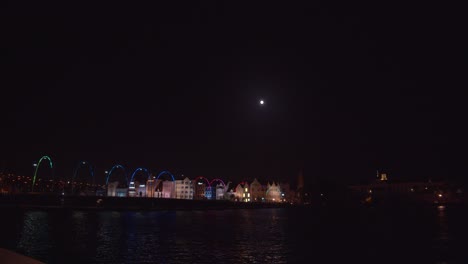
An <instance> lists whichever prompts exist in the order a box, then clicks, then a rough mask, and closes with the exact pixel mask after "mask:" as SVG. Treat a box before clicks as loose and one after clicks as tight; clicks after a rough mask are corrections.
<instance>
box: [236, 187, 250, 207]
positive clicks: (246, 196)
mask: <svg viewBox="0 0 468 264" xmlns="http://www.w3.org/2000/svg"><path fill="white" fill-rule="evenodd" d="M235 196H236V201H241V202H250V201H251V197H250V188H249V183H247V182H241V183H239V184H238V185H237V186H236V189H235Z"/></svg>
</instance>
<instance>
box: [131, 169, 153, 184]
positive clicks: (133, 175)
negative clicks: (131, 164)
mask: <svg viewBox="0 0 468 264" xmlns="http://www.w3.org/2000/svg"><path fill="white" fill-rule="evenodd" d="M139 171H143V172H145V173H146V178H147V180H149V179H150V177H151V175H150V173H149V171H148V170H147V169H146V168H138V169H136V170H135V171H134V172H133V173H132V177H130V183H132V182H133V178H135V174H136V173H137V172H139Z"/></svg>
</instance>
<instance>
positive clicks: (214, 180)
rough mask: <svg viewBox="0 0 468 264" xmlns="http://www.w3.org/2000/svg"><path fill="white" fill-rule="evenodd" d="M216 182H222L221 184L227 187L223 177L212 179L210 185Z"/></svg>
mask: <svg viewBox="0 0 468 264" xmlns="http://www.w3.org/2000/svg"><path fill="white" fill-rule="evenodd" d="M214 182H219V183H221V184H222V185H223V188H225V189H226V184H224V182H223V180H221V179H213V180H211V182H210V185H212V184H213V183H214Z"/></svg>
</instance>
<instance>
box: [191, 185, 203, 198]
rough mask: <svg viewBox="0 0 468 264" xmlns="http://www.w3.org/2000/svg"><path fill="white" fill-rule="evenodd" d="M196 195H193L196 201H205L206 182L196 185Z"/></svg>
mask: <svg viewBox="0 0 468 264" xmlns="http://www.w3.org/2000/svg"><path fill="white" fill-rule="evenodd" d="M194 185H195V186H194V190H195V193H194V195H193V199H194V200H205V199H206V184H205V183H204V182H196V183H194Z"/></svg>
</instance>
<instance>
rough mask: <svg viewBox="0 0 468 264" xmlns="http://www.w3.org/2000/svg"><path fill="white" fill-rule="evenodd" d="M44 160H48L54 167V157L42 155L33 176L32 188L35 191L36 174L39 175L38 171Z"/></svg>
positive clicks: (51, 166)
mask: <svg viewBox="0 0 468 264" xmlns="http://www.w3.org/2000/svg"><path fill="white" fill-rule="evenodd" d="M43 160H48V161H49V166H50V168H51V169H53V168H54V166H53V164H52V159H51V158H50V157H49V156H42V157H41V158H40V159H39V161H38V162H37V165H36V170H35V171H34V176H33V181H32V188H31V191H34V185H35V184H36V176H37V171H38V170H39V167H40V166H41V163H42V161H43Z"/></svg>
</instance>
